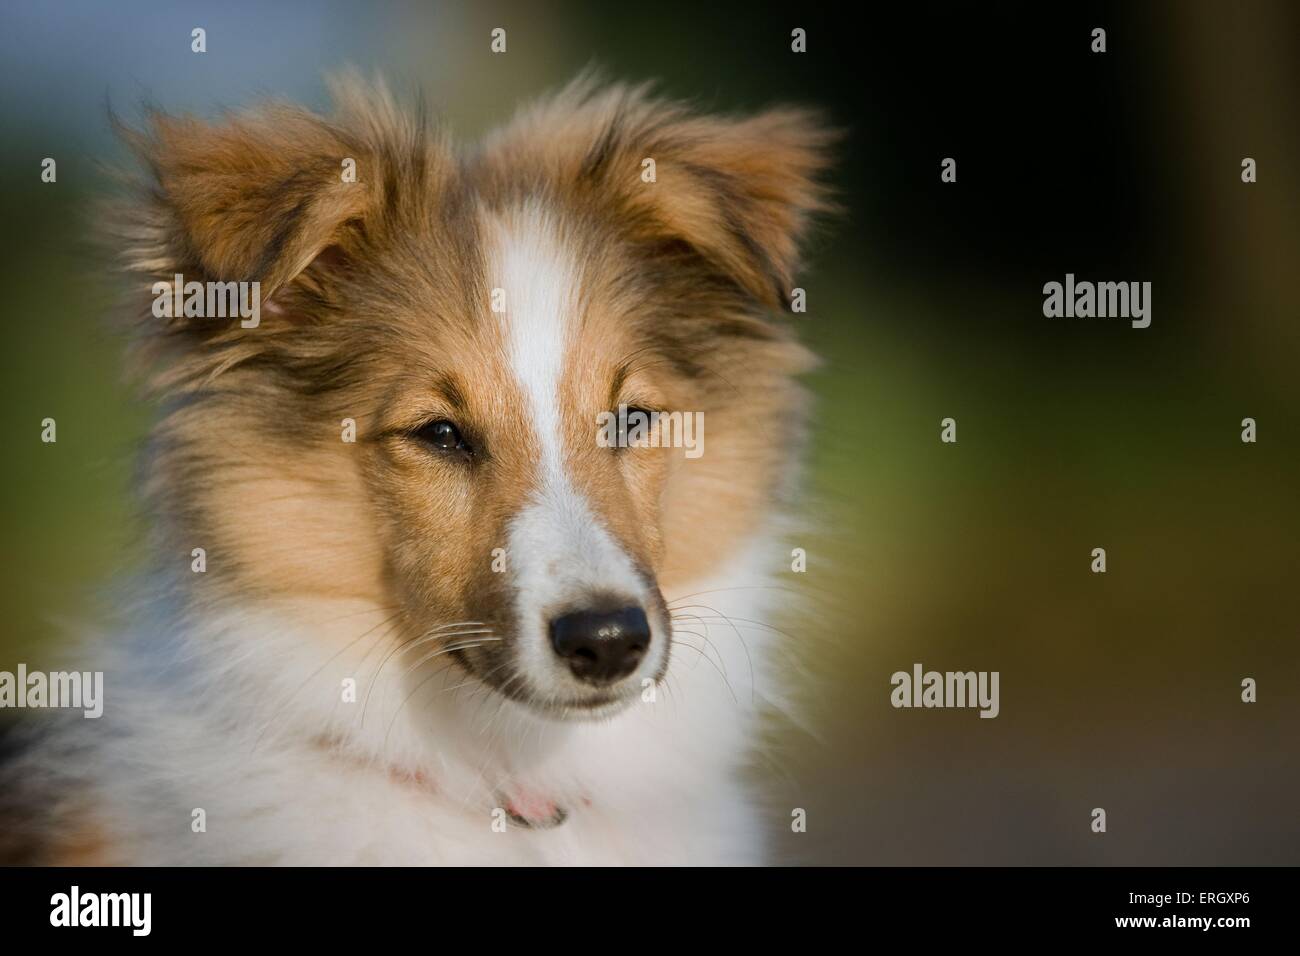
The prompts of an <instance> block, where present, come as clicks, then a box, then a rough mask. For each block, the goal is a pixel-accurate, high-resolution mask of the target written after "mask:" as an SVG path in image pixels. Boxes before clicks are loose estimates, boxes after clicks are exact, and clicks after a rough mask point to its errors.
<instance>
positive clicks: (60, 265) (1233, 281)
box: [0, 0, 1300, 864]
mask: <svg viewBox="0 0 1300 956" xmlns="http://www.w3.org/2000/svg"><path fill="white" fill-rule="evenodd" d="M854 6H856V5H854ZM908 8H909V9H908V11H907V12H900V11H897V10H878V9H871V5H867V6H864V7H861V8H860V9H858V10H856V11H855V10H852V9H850V8H849V5H845V9H842V10H834V9H830V8H823V7H822V6H821V5H813V4H807V3H799V4H789V5H786V6H784V7H782V6H779V5H772V6H768V5H763V4H753V3H747V4H744V5H743V6H742V5H734V6H732V5H728V4H725V3H717V2H714V3H708V4H704V3H698V2H690V3H677V2H669V0H653V2H649V3H642V4H636V3H618V4H611V3H601V2H597V0H587V2H578V0H570V2H553V0H552V2H536V3H533V2H530V3H523V2H520V3H494V2H476V3H427V4H416V3H328V2H326V3H317V2H310V3H309V2H278V3H275V4H267V3H262V2H221V3H216V2H212V3H167V4H163V3H135V2H120V0H119V2H114V3H111V4H106V3H102V2H98V0H84V2H63V3H50V2H39V3H38V2H30V0H17V2H13V0H11V2H8V3H6V4H5V5H4V8H3V11H0V24H2V27H3V28H2V29H0V63H2V65H0V102H2V103H3V115H4V118H5V122H4V135H3V136H2V137H0V170H2V171H3V189H2V190H0V206H2V207H3V217H2V219H0V222H3V229H2V231H0V305H2V308H3V312H4V322H3V333H4V335H3V339H2V340H0V399H2V400H0V441H2V442H3V468H0V489H2V491H3V496H4V502H5V504H4V508H3V517H2V519H0V520H2V521H3V524H2V525H0V555H2V557H3V569H2V571H3V573H0V609H2V611H3V619H2V620H3V624H2V625H0V669H5V670H13V669H14V668H15V667H16V665H17V662H19V661H25V662H26V663H27V664H28V665H29V666H30V667H32V668H42V667H49V666H53V662H54V660H55V659H56V658H57V653H58V649H59V647H60V643H61V641H62V640H63V635H64V634H65V633H66V632H67V629H68V628H69V627H75V626H76V622H77V621H78V620H80V619H84V618H85V617H87V616H89V615H93V614H94V610H93V609H94V606H95V605H94V603H93V598H94V595H95V593H96V589H97V588H100V587H101V586H102V585H103V584H104V583H105V582H107V581H109V580H111V579H112V578H113V576H114V575H118V574H121V573H123V572H126V571H128V570H129V569H130V568H131V567H133V566H134V565H136V563H137V562H138V561H139V551H138V545H137V541H138V533H137V532H138V528H137V527H136V525H135V520H134V518H133V514H134V510H133V509H134V505H133V500H132V493H131V488H132V474H133V472H132V469H133V455H134V449H135V447H136V443H137V441H138V439H139V438H140V436H141V435H142V433H143V430H144V428H145V427H146V425H147V422H148V420H149V411H148V409H146V408H144V407H142V406H140V405H139V404H137V403H136V402H135V401H134V400H133V399H132V397H131V395H130V392H129V390H128V389H127V388H126V386H125V385H124V384H123V381H122V377H121V373H120V371H119V365H118V361H117V346H116V343H114V342H113V341H112V339H111V338H110V337H109V336H108V334H107V333H106V332H105V331H104V330H103V327H102V325H101V321H100V316H101V315H102V314H103V312H104V310H105V308H106V307H107V305H108V304H109V302H110V301H111V298H112V294H113V290H112V287H111V285H110V284H109V283H108V282H107V281H106V280H105V279H104V277H103V276H102V275H101V274H100V273H99V272H98V271H97V267H96V265H95V262H96V260H95V259H94V258H93V256H92V255H91V254H90V252H89V251H88V247H87V244H86V240H85V236H86V232H87V230H86V225H87V217H88V206H89V203H90V202H91V200H92V199H93V198H94V197H95V196H96V195H98V194H99V193H100V192H101V191H102V190H103V189H104V188H105V180H104V178H103V176H102V174H101V172H100V168H101V166H103V165H104V164H106V163H108V164H111V163H113V162H114V161H115V160H119V159H121V158H122V151H121V149H120V148H119V147H118V146H117V145H115V144H114V142H113V141H112V138H111V136H110V134H109V129H108V122H107V108H108V106H109V105H110V104H111V105H112V106H113V108H114V109H117V110H118V111H120V112H122V113H123V114H124V115H125V116H126V117H127V118H131V117H133V116H136V115H138V112H139V107H140V104H141V103H142V102H144V101H149V102H153V103H156V104H158V105H161V106H163V107H165V108H167V109H171V110H184V111H192V112H197V113H200V114H207V115H211V114H214V113H215V112H217V110H218V109H219V108H221V107H226V106H239V105H242V104H245V103H247V102H248V101H250V100H251V99H254V98H256V97H258V96H262V95H282V96H287V97H290V98H292V99H296V100H299V101H302V102H305V103H307V104H310V105H314V106H317V107H320V108H324V107H325V106H326V105H327V103H326V99H325V90H324V86H323V84H322V81H321V77H322V73H323V72H324V71H327V70H331V69H335V68H337V67H339V66H342V65H344V64H348V63H350V64H355V65H357V66H359V67H361V68H363V69H365V70H369V69H372V68H379V69H382V70H383V71H384V72H385V73H386V74H387V75H388V76H389V77H391V78H392V79H393V80H394V81H395V85H397V86H398V87H405V88H419V89H421V90H423V91H424V93H425V95H426V96H427V98H428V100H429V102H430V104H431V105H433V106H434V107H435V108H436V109H437V110H438V111H439V112H441V113H442V114H443V115H444V116H445V118H446V119H447V121H448V122H449V123H451V124H452V126H453V127H454V128H455V129H456V130H457V131H458V132H459V134H460V135H463V136H465V137H472V136H475V135H477V134H479V133H481V132H483V131H484V130H485V129H487V128H488V127H490V126H491V125H493V124H494V123H497V122H500V121H501V120H503V119H504V118H506V116H507V115H508V114H509V112H510V111H511V109H512V108H513V107H514V106H515V104H516V103H517V102H518V101H519V100H521V99H526V98H530V97H532V96H535V95H537V94H538V93H539V92H541V91H543V90H545V89H548V88H552V87H555V86H557V85H559V84H562V83H563V82H565V81H566V80H567V79H569V78H570V77H571V76H572V75H573V74H574V73H575V72H576V71H578V70H579V69H580V68H582V67H583V66H585V65H588V64H590V63H596V64H598V65H600V66H602V67H604V69H605V71H606V72H607V73H608V74H609V75H610V76H611V77H614V78H620V79H633V80H639V79H646V78H657V79H659V80H660V81H661V85H662V89H664V90H665V91H666V92H668V93H671V94H675V95H679V96H685V97H691V98H694V99H697V100H698V101H700V102H701V103H703V104H705V105H707V106H711V107H714V108H718V109H733V108H737V109H740V108H755V107H760V106H762V105H764V104H768V103H771V102H774V101H796V102H802V103H809V104H813V105H816V106H820V107H822V108H823V109H824V110H826V111H827V112H828V114H829V115H830V116H831V117H832V118H833V120H834V121H835V122H837V123H838V124H840V125H841V126H843V127H845V128H846V130H847V131H848V137H847V140H846V142H845V145H844V148H843V153H842V156H841V160H840V163H839V166H838V168H837V171H836V173H835V185H836V187H837V188H838V189H839V191H840V195H841V200H842V202H843V204H844V206H845V208H846V213H845V215H844V216H843V217H842V218H841V219H839V220H838V221H836V222H834V223H832V224H831V225H830V226H829V227H828V228H826V229H825V230H824V231H823V232H822V233H821V235H820V236H819V238H818V240H817V241H816V243H815V244H814V249H813V250H812V255H811V265H810V268H809V270H808V271H807V272H806V273H805V274H804V276H803V277H802V285H803V286H804V287H805V288H806V289H807V290H808V296H809V303H810V308H809V312H808V314H807V315H805V316H798V317H795V318H794V321H796V322H798V324H799V326H800V329H801V332H802V334H803V335H804V337H805V338H806V339H807V341H809V342H810V343H811V344H812V345H813V346H814V347H815V348H816V349H817V350H818V351H819V352H820V353H821V354H822V355H823V356H825V357H826V362H825V365H824V367H823V368H822V369H821V370H820V371H818V372H817V373H815V374H814V375H812V376H811V377H810V384H811V385H812V387H813V389H814V391H815V392H816V395H817V397H818V400H819V411H818V419H817V429H816V432H815V436H814V445H813V455H812V463H811V468H810V470H809V475H808V478H809V494H810V501H811V502H813V507H814V509H815V511H816V513H817V514H818V515H819V516H820V518H821V519H822V525H823V527H824V528H826V529H828V530H826V531H824V532H821V533H818V534H816V535H813V536H811V537H810V538H809V540H808V541H807V542H806V543H805V546H806V547H807V549H808V552H809V565H808V571H807V573H806V575H804V576H803V578H802V579H800V580H799V581H797V582H792V583H795V584H797V585H798V586H799V587H801V588H802V589H803V590H804V591H806V592H807V593H808V594H809V595H810V600H809V601H808V602H807V605H806V606H807V608H808V609H807V610H799V611H797V612H796V611H795V610H793V609H792V610H791V611H790V612H789V613H787V614H786V615H785V619H784V620H783V621H782V622H781V626H782V627H783V629H785V630H787V631H788V632H789V634H790V642H791V643H790V647H791V649H792V650H793V651H794V652H795V654H796V656H797V657H798V658H799V660H800V662H801V663H802V665H803V667H804V668H805V669H806V671H807V676H806V685H805V690H806V695H805V696H806V699H807V711H806V720H804V721H803V724H802V726H795V725H793V724H790V723H786V722H780V721H778V722H774V723H773V726H772V728H771V732H770V735H769V739H768V740H767V741H766V746H765V748H764V751H763V754H762V757H761V760H760V762H759V764H758V765H757V766H756V768H755V771H754V772H755V774H756V775H757V776H758V777H759V778H760V779H761V780H762V781H763V782H764V784H765V785H766V788H767V790H768V792H769V793H771V794H772V805H771V810H770V814H771V815H770V822H771V829H772V833H773V834H774V837H773V850H774V855H775V859H777V860H778V861H781V862H790V863H808V862H812V863H879V864H935V863H937V864H981V863H985V864H1018V863H1046V864H1095V863H1123V864H1136V863H1142V864H1192V863H1205V864H1216V863H1243V864H1279V863H1291V864H1295V863H1298V862H1300V825H1297V822H1296V812H1297V804H1298V800H1297V797H1300V766H1298V764H1300V745H1298V743H1297V731H1300V719H1298V718H1300V691H1298V690H1297V686H1298V683H1297V682H1298V680H1300V642H1298V640H1297V639H1298V638H1300V623H1298V622H1300V587H1297V572H1298V571H1300V544H1298V543H1297V541H1298V537H1300V494H1298V491H1300V394H1298V382H1297V371H1298V370H1300V321H1298V320H1300V308H1297V289H1296V283H1297V281H1300V268H1298V266H1300V7H1297V6H1296V5H1294V4H1290V3H1285V2H1276V3H1274V2H1241V3H1234V4H1215V3H1208V2H1177V3H1175V2H1166V3H1161V2H1145V3H1117V4H1106V3H1086V4H1050V5H1048V4H1006V3H996V2H990V3H981V4H966V3H962V4H951V5H911V4H909V5H908ZM195 26H202V27H204V28H205V29H206V30H207V37H208V52H207V53H206V54H204V55H195V54H193V53H191V52H190V48H189V46H190V42H189V32H190V30H191V29H192V28H193V27H195ZM496 26H504V27H506V28H507V30H508V36H509V52H508V53H507V54H506V55H504V56H494V55H492V54H491V53H490V52H489V49H488V36H489V31H490V30H491V29H492V28H493V27H496ZM796 26H798V27H803V28H805V29H806V30H807V33H808V44H809V47H808V52H807V53H806V54H804V55H795V54H793V53H791V52H790V47H789V43H790V40H789V37H790V30H791V29H792V28H794V27H796ZM1097 26H1100V27H1104V28H1105V29H1106V30H1107V34H1108V52H1106V53H1105V54H1104V55H1095V54H1093V53H1091V52H1090V50H1089V45H1090V31H1091V30H1092V28H1093V27H1097ZM46 156H52V157H55V158H56V159H57V160H58V182H57V184H55V185H47V184H42V183H41V182H40V178H39V172H40V162H41V159H42V158H43V157H46ZM948 156H951V157H954V158H956V159H957V162H958V181H957V183H956V184H949V185H945V184H942V183H941V182H940V179H939V163H940V160H941V159H942V158H943V157H948ZM1246 156H1250V157H1253V158H1255V159H1256V160H1257V162H1258V168H1259V181H1258V183H1256V184H1253V185H1245V184H1243V183H1242V182H1241V179H1240V168H1241V167H1240V164H1241V160H1242V158H1243V157H1246ZM1066 272H1073V273H1075V274H1076V275H1077V276H1078V277H1079V278H1081V279H1093V280H1116V281H1119V280H1126V281H1127V280H1139V281H1141V280H1149V281H1151V282H1152V283H1153V287H1154V288H1153V306H1154V311H1153V322H1152V325H1151V327H1150V328H1149V329H1146V330H1136V329H1132V328H1130V327H1129V324H1128V323H1127V322H1126V321H1123V320H1114V319H1111V320H1101V319H1091V320H1089V319H1073V320H1071V319H1046V318H1044V317H1043V315H1042V312H1041V307H1042V291H1041V290H1042V285H1043V283H1044V282H1047V281H1050V280H1057V281H1061V280H1062V279H1063V278H1064V275H1065V273H1066ZM46 416H51V417H54V418H56V419H57V421H58V428H59V441H58V443H57V444H56V445H43V444H41V443H40V441H39V431H40V421H41V420H42V419H43V418H45V417H46ZM948 416H951V417H953V418H955V419H956V420H957V422H958V438H959V441H958V443H957V444H955V445H945V444H941V443H940V441H939V422H940V419H942V418H944V417H948ZM1246 416H1250V417H1253V418H1255V419H1256V420H1257V421H1258V423H1259V441H1258V442H1257V443H1256V444H1253V445H1246V444H1243V443H1242V442H1241V441H1240V422H1241V419H1242V418H1244V417H1246ZM1094 547H1105V548H1106V549H1107V554H1108V567H1109V570H1108V572H1107V573H1106V574H1104V575H1096V574H1092V573H1091V572H1090V570H1089V564H1090V560H1091V559H1090V552H1091V550H1092V549H1093V548H1094ZM914 662H922V663H923V664H924V665H925V666H926V667H927V668H934V669H938V670H966V669H976V670H997V671H999V672H1000V673H1001V698H1002V699H1001V716H999V717H998V718H997V719H996V720H981V719H978V718H977V717H976V714H975V712H974V711H954V710H894V709H893V708H891V707H890V705H889V691H890V689H891V688H890V684H889V675H890V674H891V673H893V672H894V671H896V670H910V668H911V665H912V664H913V663H914ZM1244 677H1253V678H1255V679H1256V680H1257V681H1258V685H1259V701H1258V703H1255V704H1250V705H1248V704H1243V703H1242V702H1241V701H1240V682H1241V680H1242V678H1244ZM9 716H11V715H9V714H5V713H0V719H3V718H7V717H9ZM792 807H802V808H804V809H805V810H806V811H807V814H808V831H807V832H806V833H802V834H794V833H791V832H790V827H789V824H788V821H789V814H790V808H792ZM1093 807H1104V808H1106V810H1107V813H1108V832H1107V833H1106V834H1105V835H1096V834H1093V833H1092V832H1091V831H1090V829H1089V823H1090V820H1091V818H1090V811H1091V809H1092V808H1093Z"/></svg>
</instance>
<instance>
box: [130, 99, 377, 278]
mask: <svg viewBox="0 0 1300 956" xmlns="http://www.w3.org/2000/svg"><path fill="white" fill-rule="evenodd" d="M118 129H119V133H120V135H121V136H122V137H123V138H124V139H125V140H126V141H127V142H128V143H129V144H130V146H131V147H132V149H133V151H134V152H135V153H136V155H137V156H138V157H139V159H140V160H141V162H142V163H143V164H144V165H145V166H146V168H147V169H148V170H149V172H150V174H151V175H150V181H149V182H148V183H147V184H145V189H144V190H143V191H142V195H140V196H137V197H135V198H133V199H131V200H128V201H124V202H123V203H120V204H118V205H117V206H116V207H115V209H114V213H115V214H113V215H110V225H109V228H110V231H112V230H113V229H114V228H115V227H116V228H117V229H118V230H120V238H121V239H122V240H124V243H123V246H121V247H119V248H121V250H122V251H123V252H124V254H125V257H126V262H125V265H126V266H127V268H128V269H129V270H131V271H132V272H134V273H136V274H145V275H147V276H148V277H150V278H151V279H158V280H162V281H167V282H170V281H172V279H173V277H174V276H175V275H176V274H177V273H179V274H181V275H183V276H184V279H185V281H186V282H188V281H191V280H194V281H199V282H208V281H216V282H258V283H260V285H261V294H262V297H263V299H268V298H270V297H271V296H273V295H275V294H276V292H277V291H279V290H280V289H281V288H283V286H284V285H285V284H286V283H287V282H290V281H291V280H292V279H293V278H294V277H295V276H297V275H299V274H300V273H301V272H302V271H303V270H304V269H305V268H307V266H308V265H310V264H311V262H312V261H313V260H314V259H316V257H317V256H319V255H320V254H321V253H322V252H323V251H324V250H325V249H327V248H330V247H331V246H333V245H335V244H337V243H341V242H346V238H347V237H346V232H347V230H348V229H349V228H351V225H352V224H355V223H356V222H357V221H359V220H361V219H363V218H364V216H365V213H366V210H367V209H368V208H369V207H370V206H371V205H372V204H373V202H374V191H375V185H376V183H375V180H374V178H373V177H372V178H371V179H370V181H364V180H362V181H349V179H357V178H359V177H351V176H349V169H350V168H353V169H354V168H355V167H356V166H357V164H360V163H363V161H364V159H366V158H368V157H364V156H363V155H362V153H363V152H366V147H365V145H364V144H362V143H361V142H359V141H357V140H356V139H353V138H351V137H349V136H348V135H347V134H346V133H344V132H343V131H342V130H341V129H339V128H338V127H335V126H332V125H331V124H329V123H327V122H326V121H325V120H323V119H321V118H319V117H316V116H314V115H312V114H310V113H308V112H306V111H303V110H298V109H293V108H290V107H285V106H276V107H271V108H265V109H261V110H259V111H257V112H255V113H249V114H246V115H243V116H239V117H232V118H229V119H228V120H226V121H224V122H219V123H206V122H203V121H200V120H197V119H193V118H191V117H172V116H167V115H164V114H161V113H156V112H155V113H152V114H151V115H150V116H149V122H148V125H147V127H146V128H145V129H143V130H135V129H129V128H126V127H123V126H121V125H120V124H119V126H118ZM349 161H350V164H349Z"/></svg>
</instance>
